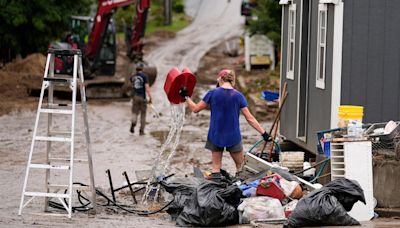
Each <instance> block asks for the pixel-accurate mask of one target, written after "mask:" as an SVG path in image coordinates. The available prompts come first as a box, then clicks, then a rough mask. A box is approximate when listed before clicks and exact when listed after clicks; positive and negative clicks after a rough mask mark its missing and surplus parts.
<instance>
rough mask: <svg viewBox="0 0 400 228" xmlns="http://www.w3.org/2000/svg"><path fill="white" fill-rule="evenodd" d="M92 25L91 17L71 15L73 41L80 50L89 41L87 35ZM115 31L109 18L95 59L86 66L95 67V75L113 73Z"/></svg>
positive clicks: (115, 47) (115, 53)
mask: <svg viewBox="0 0 400 228" xmlns="http://www.w3.org/2000/svg"><path fill="white" fill-rule="evenodd" d="M92 26H93V18H92V17H86V16H72V17H71V31H72V33H73V36H74V41H75V42H76V43H77V45H78V47H79V48H80V49H81V50H85V47H86V45H88V42H89V35H90V32H91V30H92ZM115 34H116V31H115V23H114V20H112V19H110V21H109V23H108V26H107V28H106V31H105V32H104V35H103V42H102V43H101V48H100V52H99V55H98V57H97V59H95V61H94V62H93V63H92V65H91V66H88V65H87V64H86V67H90V68H92V69H96V71H95V73H96V75H97V76H103V75H106V76H112V75H114V73H115V63H116V57H117V45H116V35H115ZM87 70H88V69H87Z"/></svg>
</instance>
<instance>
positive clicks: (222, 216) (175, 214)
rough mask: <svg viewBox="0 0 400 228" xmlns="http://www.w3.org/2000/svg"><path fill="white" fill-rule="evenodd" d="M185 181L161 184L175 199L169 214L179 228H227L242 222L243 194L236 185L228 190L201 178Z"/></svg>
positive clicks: (169, 208) (168, 211)
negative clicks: (238, 207)
mask: <svg viewBox="0 0 400 228" xmlns="http://www.w3.org/2000/svg"><path fill="white" fill-rule="evenodd" d="M186 179H187V180H186V181H185V182H180V183H179V182H177V181H179V180H175V181H174V182H165V181H164V182H162V183H161V184H162V185H163V186H164V187H165V189H166V191H167V192H169V193H171V194H173V195H174V197H175V199H174V202H173V203H172V204H171V205H170V206H169V207H168V209H167V213H168V214H170V215H171V218H172V219H174V220H176V224H177V225H179V226H226V225H232V224H237V223H238V222H239V213H238V211H237V206H238V205H239V203H240V197H241V195H242V192H241V190H240V189H239V188H238V187H237V186H236V185H231V186H228V187H225V185H223V184H219V183H215V182H212V181H209V180H205V179H201V178H194V177H193V178H191V177H189V178H186Z"/></svg>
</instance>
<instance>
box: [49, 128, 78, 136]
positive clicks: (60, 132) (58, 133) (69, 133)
mask: <svg viewBox="0 0 400 228" xmlns="http://www.w3.org/2000/svg"><path fill="white" fill-rule="evenodd" d="M75 130H76V129H75ZM49 135H50V136H52V135H67V136H71V132H70V131H51V132H50V133H49ZM75 135H83V134H82V132H80V131H78V132H76V131H75Z"/></svg>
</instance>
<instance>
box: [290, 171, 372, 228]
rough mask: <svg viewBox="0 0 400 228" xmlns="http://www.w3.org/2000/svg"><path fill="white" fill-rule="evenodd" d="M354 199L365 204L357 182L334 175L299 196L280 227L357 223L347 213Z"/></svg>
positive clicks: (362, 192)
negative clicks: (332, 179) (327, 181)
mask: <svg viewBox="0 0 400 228" xmlns="http://www.w3.org/2000/svg"><path fill="white" fill-rule="evenodd" d="M357 201H361V202H363V203H364V204H366V202H365V196H364V191H363V190H362V188H361V186H360V185H359V184H358V182H357V181H354V180H349V179H346V178H340V179H336V180H334V181H332V182H330V183H328V184H326V185H325V186H324V187H322V188H320V189H318V190H315V191H313V192H311V193H310V194H308V195H307V196H305V197H303V198H302V199H301V200H300V201H299V202H298V203H297V206H296V208H295V209H294V211H293V212H292V214H291V215H290V216H289V218H288V220H287V222H286V223H285V226H284V227H303V226H317V225H318V226H324V225H327V226H349V225H360V223H359V222H358V221H357V220H355V219H354V218H353V217H351V216H350V215H348V214H347V211H350V210H351V209H352V207H353V205H354V204H355V203H356V202H357Z"/></svg>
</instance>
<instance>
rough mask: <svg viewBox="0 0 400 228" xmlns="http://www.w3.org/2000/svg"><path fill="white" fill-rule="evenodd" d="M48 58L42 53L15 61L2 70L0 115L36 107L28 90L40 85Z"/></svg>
mask: <svg viewBox="0 0 400 228" xmlns="http://www.w3.org/2000/svg"><path fill="white" fill-rule="evenodd" d="M45 63H46V57H45V56H44V55H42V54H40V53H35V54H31V55H28V56H27V57H26V58H24V59H19V60H14V61H13V62H11V63H8V64H6V65H5V66H4V67H3V68H1V69H0V81H1V83H0V97H1V98H2V99H0V115H3V114H7V113H9V112H11V111H13V110H16V111H18V110H22V109H23V108H26V107H28V108H30V107H34V106H35V105H36V99H35V98H31V97H29V91H28V88H30V87H31V86H32V85H40V83H41V81H42V77H43V71H44V66H45Z"/></svg>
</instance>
